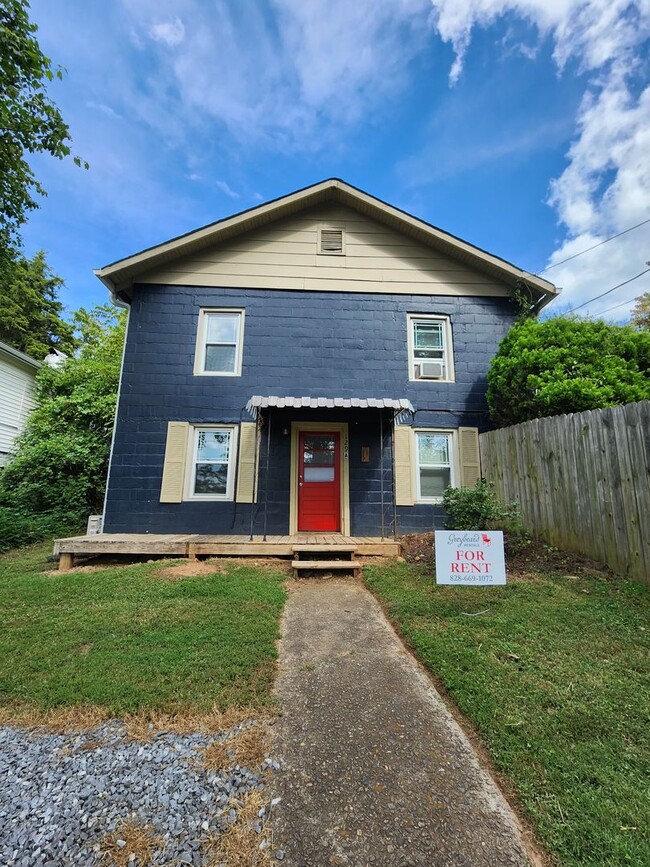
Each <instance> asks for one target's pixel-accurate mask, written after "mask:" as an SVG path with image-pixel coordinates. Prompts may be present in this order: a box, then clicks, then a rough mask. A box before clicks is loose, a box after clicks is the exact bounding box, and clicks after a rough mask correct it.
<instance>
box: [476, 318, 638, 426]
mask: <svg viewBox="0 0 650 867" xmlns="http://www.w3.org/2000/svg"><path fill="white" fill-rule="evenodd" d="M488 385H489V388H488V394H487V398H488V404H489V407H490V415H491V417H492V419H493V421H494V422H496V424H498V425H499V426H502V427H503V426H505V425H511V424H517V423H518V422H522V421H528V420H529V419H533V418H542V417H544V416H550V415H560V414H561V413H567V412H582V411H583V410H588V409H600V408H602V407H606V406H615V405H617V404H624V403H632V402H633V401H637V400H644V399H647V398H650V333H648V332H644V331H635V330H634V329H633V328H630V327H629V326H620V325H609V324H608V323H606V322H590V321H588V320H580V319H576V318H567V317H558V318H556V319H549V320H547V321H546V322H539V321H537V320H534V319H527V320H524V321H522V322H519V323H517V324H516V325H515V326H514V327H513V328H512V329H511V330H510V331H509V332H508V334H507V335H506V337H505V338H504V339H503V340H502V341H501V344H500V346H499V351H498V353H497V355H496V356H495V358H494V359H493V361H492V365H491V367H490V370H489V373H488Z"/></svg>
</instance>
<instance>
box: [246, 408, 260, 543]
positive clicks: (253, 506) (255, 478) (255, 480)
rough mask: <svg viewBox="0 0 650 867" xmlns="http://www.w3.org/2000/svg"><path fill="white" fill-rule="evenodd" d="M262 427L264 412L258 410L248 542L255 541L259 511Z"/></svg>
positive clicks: (256, 415)
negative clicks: (259, 459)
mask: <svg viewBox="0 0 650 867" xmlns="http://www.w3.org/2000/svg"><path fill="white" fill-rule="evenodd" d="M261 425H262V411H261V410H259V409H258V410H257V412H256V413H255V449H254V453H255V463H254V464H253V497H252V503H251V532H250V536H249V539H248V541H249V542H252V541H253V523H254V521H255V512H256V511H257V502H256V501H257V485H258V474H259V469H258V466H257V458H258V454H259V442H260V428H261Z"/></svg>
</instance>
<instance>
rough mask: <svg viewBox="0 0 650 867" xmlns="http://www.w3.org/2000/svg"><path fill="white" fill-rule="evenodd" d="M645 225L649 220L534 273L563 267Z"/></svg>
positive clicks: (543, 272)
mask: <svg viewBox="0 0 650 867" xmlns="http://www.w3.org/2000/svg"><path fill="white" fill-rule="evenodd" d="M646 223H650V218H649V219H647V220H643V222H641V223H637V224H636V226H630V228H629V229H623V231H622V232H619V233H618V234H617V235H612V236H611V238H605V240H604V241H599V242H598V243H597V244H594V245H593V247H587V249H586V250H581V251H580V252H579V253H574V254H573V256H568V257H567V258H566V259H562V260H561V261H560V262H554V263H553V264H552V265H548V267H546V268H542V270H541V271H536V272H535V273H536V274H545V273H546V271H550V270H551V268H557V266H558V265H564V263H565V262H570V261H571V259H577V258H578V256H583V255H584V254H585V253H589V252H591V251H592V250H595V249H596V247H602V246H603V244H607V242H608V241H613V240H614V239H615V238H620V237H621V235H626V234H627V233H628V232H631V231H632V230H633V229H638V228H640V227H641V226H645V224H646Z"/></svg>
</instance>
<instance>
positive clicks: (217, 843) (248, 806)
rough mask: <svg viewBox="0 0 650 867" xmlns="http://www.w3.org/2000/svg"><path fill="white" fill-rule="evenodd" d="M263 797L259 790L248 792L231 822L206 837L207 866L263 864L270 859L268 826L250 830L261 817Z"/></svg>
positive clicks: (245, 866) (270, 849) (268, 862)
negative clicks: (223, 829) (213, 834)
mask: <svg viewBox="0 0 650 867" xmlns="http://www.w3.org/2000/svg"><path fill="white" fill-rule="evenodd" d="M264 801H265V798H264V795H263V794H262V793H261V792H260V791H258V790H257V789H256V790H254V791H253V792H251V793H250V795H248V797H247V798H246V799H245V800H244V802H243V803H242V805H241V806H240V807H239V809H238V811H237V819H236V820H235V822H234V824H233V825H231V826H230V828H229V829H228V830H227V831H224V832H223V833H222V834H219V835H218V836H214V837H210V838H209V839H208V840H207V843H206V845H205V847H204V853H205V855H206V859H207V863H206V867H222V865H225V867H265V865H267V864H270V863H271V852H272V851H273V849H272V840H271V838H270V835H269V834H268V833H267V829H266V828H263V829H262V833H261V834H257V833H256V832H255V831H254V830H253V825H254V824H255V823H256V822H260V821H262V819H260V817H259V813H260V811H261V809H262V807H264V806H265V804H264ZM260 845H261V846H262V848H260Z"/></svg>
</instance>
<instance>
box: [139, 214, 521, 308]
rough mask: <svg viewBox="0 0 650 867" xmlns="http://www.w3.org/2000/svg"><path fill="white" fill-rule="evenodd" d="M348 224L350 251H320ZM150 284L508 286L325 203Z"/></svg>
mask: <svg viewBox="0 0 650 867" xmlns="http://www.w3.org/2000/svg"><path fill="white" fill-rule="evenodd" d="M323 224H325V225H333V226H342V227H343V228H344V230H345V250H346V252H345V255H343V256H332V255H322V254H319V253H318V249H317V245H318V228H319V226H321V225H323ZM139 281H140V282H144V283H169V284H172V285H174V284H175V285H193V286H233V287H253V288H260V289H311V290H320V291H344V292H398V293H399V292H404V293H409V294H431V293H435V294H439V295H506V294H507V291H508V290H507V289H506V287H505V286H504V285H503V284H501V283H499V282H497V281H494V280H492V279H491V278H490V277H488V276H486V275H485V274H480V273H479V272H478V271H474V270H471V269H470V268H468V267H467V266H466V265H463V264H462V263H460V262H458V261H456V260H455V259H451V258H449V257H445V256H442V255H437V254H436V252H435V251H434V250H432V249H431V248H430V247H426V246H424V245H420V244H418V243H417V242H416V241H414V240H412V239H410V238H408V237H407V236H406V235H402V234H400V233H399V232H395V231H393V230H392V229H389V228H388V227H386V226H384V225H383V224H381V223H377V222H375V221H373V220H370V219H368V218H367V217H365V216H363V215H362V214H360V213H358V212H357V211H354V210H352V209H351V208H346V207H343V206H340V205H327V206H325V205H323V206H321V207H319V208H314V209H310V210H307V211H303V212H302V213H301V214H299V215H297V216H295V217H289V218H288V219H286V220H282V221H278V222H274V223H272V224H270V225H269V226H267V227H264V228H260V229H255V230H252V231H251V232H249V233H248V234H246V235H244V236H238V237H236V238H233V239H232V240H226V241H224V242H222V244H220V245H218V246H215V247H213V248H212V249H209V250H206V251H203V252H201V253H200V254H195V255H192V256H189V257H187V258H185V259H180V260H177V261H175V262H173V263H170V264H169V266H167V267H162V268H158V269H156V270H153V271H151V272H149V273H148V274H147V275H145V276H144V277H141V278H139Z"/></svg>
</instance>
